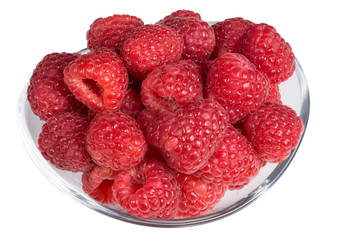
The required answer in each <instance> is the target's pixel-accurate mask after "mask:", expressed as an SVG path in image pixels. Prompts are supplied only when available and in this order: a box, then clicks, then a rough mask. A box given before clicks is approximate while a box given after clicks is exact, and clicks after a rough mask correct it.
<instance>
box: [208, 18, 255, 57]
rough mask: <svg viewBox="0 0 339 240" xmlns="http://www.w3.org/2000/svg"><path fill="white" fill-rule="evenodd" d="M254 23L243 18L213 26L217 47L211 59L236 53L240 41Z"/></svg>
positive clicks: (230, 19) (229, 19)
mask: <svg viewBox="0 0 339 240" xmlns="http://www.w3.org/2000/svg"><path fill="white" fill-rule="evenodd" d="M253 25H254V23H253V22H251V21H249V20H245V19H243V18H241V17H236V18H228V19H225V20H224V21H222V22H217V23H215V24H214V25H212V28H213V30H214V33H215V47H214V50H213V53H212V56H211V58H213V59H215V58H218V57H221V56H222V55H224V54H225V53H236V52H237V51H238V46H239V43H240V40H241V38H242V36H243V35H244V33H245V32H246V30H247V29H248V28H249V27H252V26H253Z"/></svg>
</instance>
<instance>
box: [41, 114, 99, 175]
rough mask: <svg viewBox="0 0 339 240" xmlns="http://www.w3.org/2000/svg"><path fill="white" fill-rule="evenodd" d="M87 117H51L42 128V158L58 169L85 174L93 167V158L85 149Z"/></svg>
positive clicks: (70, 115)
mask: <svg viewBox="0 0 339 240" xmlns="http://www.w3.org/2000/svg"><path fill="white" fill-rule="evenodd" d="M88 124H89V120H88V118H87V116H85V115H82V114H74V113H62V114H59V115H58V116H55V117H50V118H49V119H48V120H47V122H46V123H45V124H44V125H43V126H42V131H41V133H40V135H39V138H38V144H39V150H40V152H41V154H42V156H43V157H44V158H45V159H46V160H47V161H49V162H50V163H51V164H52V165H53V166H55V167H56V168H58V169H61V170H66V171H72V172H83V171H87V170H89V169H90V168H91V167H92V164H93V163H92V161H91V157H90V155H89V154H88V152H87V151H86V148H85V131H86V129H87V126H88Z"/></svg>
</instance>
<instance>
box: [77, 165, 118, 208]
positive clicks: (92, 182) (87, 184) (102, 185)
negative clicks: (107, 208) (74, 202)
mask: <svg viewBox="0 0 339 240" xmlns="http://www.w3.org/2000/svg"><path fill="white" fill-rule="evenodd" d="M117 174H118V172H116V171H113V170H112V169H109V168H104V167H100V166H98V165H95V166H94V168H93V169H90V170H88V171H86V172H84V173H83V174H82V179H81V180H82V189H83V190H84V192H85V193H86V194H87V195H88V196H90V197H91V198H93V199H94V200H96V201H98V202H101V203H104V204H106V205H115V204H117V201H116V199H115V197H114V195H113V191H112V185H113V183H114V179H115V177H116V176H117Z"/></svg>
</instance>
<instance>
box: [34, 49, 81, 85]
mask: <svg viewBox="0 0 339 240" xmlns="http://www.w3.org/2000/svg"><path fill="white" fill-rule="evenodd" d="M79 56H80V54H77V53H65V52H62V53H57V52H54V53H50V54H47V55H46V56H45V57H44V58H43V59H42V60H41V61H40V62H39V63H38V64H37V66H36V67H35V69H34V71H33V74H32V76H31V79H30V81H31V82H35V81H39V80H41V78H45V77H55V78H58V79H62V78H64V69H65V67H67V65H68V64H69V63H70V62H72V61H73V60H75V59H77V58H78V57H79Z"/></svg>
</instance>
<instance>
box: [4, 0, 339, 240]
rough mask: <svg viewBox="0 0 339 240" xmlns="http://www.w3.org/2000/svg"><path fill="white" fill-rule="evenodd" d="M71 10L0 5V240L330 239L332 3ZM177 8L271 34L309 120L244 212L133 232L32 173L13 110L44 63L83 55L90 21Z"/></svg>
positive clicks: (334, 144) (69, 6)
mask: <svg viewBox="0 0 339 240" xmlns="http://www.w3.org/2000/svg"><path fill="white" fill-rule="evenodd" d="M4 2H5V3H4ZM79 2H80V1H79ZM79 2H75V1H74V2H71V1H70V0H68V1H62V0H59V1H53V2H52V1H32V0H30V1H2V2H1V4H0V18H1V21H0V24H1V28H0V48H1V50H0V61H1V63H0V70H1V71H0V79H1V80H0V82H1V87H0V97H1V101H0V104H1V118H0V119H1V120H0V121H1V124H0V141H1V142H0V147H1V160H0V162H1V165H0V186H1V188H0V221H1V223H0V239H118V238H123V239H297V238H298V239H320V238H322V239H338V238H339V233H338V229H337V228H338V217H337V216H338V215H339V207H338V205H339V198H338V189H339V187H338V183H339V181H338V176H339V156H338V149H339V140H338V135H339V131H338V125H339V124H338V123H337V122H338V117H339V113H338V112H339V111H338V109H339V107H338V103H339V101H338V94H339V89H338V87H339V61H338V56H339V48H338V46H339V28H338V23H339V17H338V13H337V10H338V7H337V6H336V5H335V3H336V1H326V0H324V1H296V0H294V1H287V0H284V1H250V0H248V1H245V0H242V1H240V0H238V1H236V0H232V1H227V0H224V1H213V0H209V1H201V2H198V1H194V3H192V2H190V1H183V0H180V1H176V0H171V1H153V2H151V1H134V2H133V1H128V0H123V1H114V0H110V1H99V0H97V1H81V4H79ZM178 9H191V10H194V11H196V12H199V13H200V14H201V16H202V18H203V20H224V19H225V18H229V17H240V16H241V17H243V18H247V19H249V20H252V21H254V22H257V23H260V22H266V23H269V24H271V25H273V26H275V27H276V28H277V30H278V31H279V32H280V34H281V35H282V36H283V37H284V38H285V39H286V40H287V41H288V42H289V43H290V44H291V45H292V48H293V50H294V53H295V55H296V56H297V58H298V59H299V61H300V63H301V65H302V67H303V69H304V72H305V74H306V77H307V80H308V83H309V87H310V94H311V115H310V121H309V125H308V128H307V132H306V134H305V137H304V140H303V142H302V144H301V147H300V149H299V151H298V153H297V155H296V157H295V159H294V160H293V162H292V163H291V165H290V167H289V168H288V169H287V171H286V172H285V174H284V175H283V176H282V177H281V179H280V180H279V181H278V182H277V183H276V184H275V185H274V187H273V188H271V189H270V190H269V191H268V192H267V193H265V194H264V195H263V196H262V197H260V198H259V199H258V200H257V201H255V202H254V203H253V204H251V205H250V206H248V207H247V208H245V209H243V210H242V211H240V212H238V213H236V214H234V215H232V216H230V217H227V218H224V219H221V220H219V221H216V222H212V223H209V224H205V225H200V226H197V227H189V228H177V229H162V228H150V227H143V226H137V225H133V224H129V223H125V222H120V221H118V220H115V219H111V218H108V217H106V216H104V215H102V214H99V213H97V212H94V211H92V210H90V209H88V208H86V207H84V206H83V205H81V204H79V203H77V202H76V201H74V200H72V199H71V198H69V197H67V196H66V195H64V194H63V193H61V192H60V191H59V190H58V189H57V188H55V187H54V186H53V185H52V184H51V183H50V182H49V181H48V180H47V179H46V178H45V177H44V176H43V175H42V174H41V173H40V172H39V171H38V169H37V168H36V167H35V165H34V164H33V162H32V161H31V159H30V158H29V156H28V154H27V153H26V151H25V149H24V147H23V145H22V143H21V140H20V138H19V134H18V131H17V127H16V114H15V111H16V103H17V98H18V95H19V92H20V91H21V89H22V87H23V86H24V85H25V83H26V82H27V81H28V80H29V77H30V74H31V72H32V71H33V69H34V67H35V65H36V64H37V63H38V62H39V61H40V60H41V59H42V57H43V56H44V55H46V54H48V53H51V52H54V51H57V52H62V51H66V52H74V51H78V50H80V49H82V48H84V47H86V38H85V34H86V31H87V30H88V28H89V25H90V24H91V23H92V22H93V21H94V20H95V19H96V18H98V17H107V16H109V15H113V14H116V13H120V14H122V13H126V14H131V15H136V16H138V17H140V18H141V19H143V20H144V22H145V23H154V22H156V21H158V20H159V19H161V18H163V17H164V16H165V15H167V14H170V13H171V12H173V11H175V10H178Z"/></svg>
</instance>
